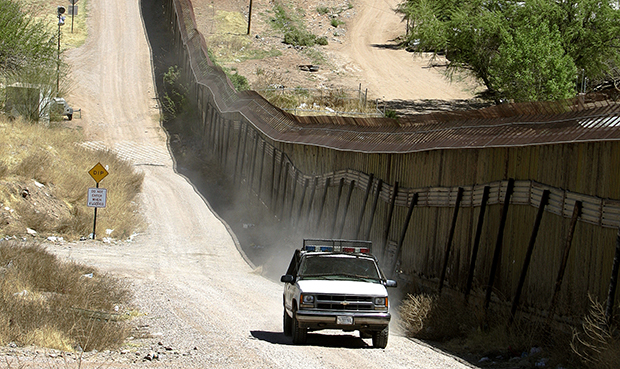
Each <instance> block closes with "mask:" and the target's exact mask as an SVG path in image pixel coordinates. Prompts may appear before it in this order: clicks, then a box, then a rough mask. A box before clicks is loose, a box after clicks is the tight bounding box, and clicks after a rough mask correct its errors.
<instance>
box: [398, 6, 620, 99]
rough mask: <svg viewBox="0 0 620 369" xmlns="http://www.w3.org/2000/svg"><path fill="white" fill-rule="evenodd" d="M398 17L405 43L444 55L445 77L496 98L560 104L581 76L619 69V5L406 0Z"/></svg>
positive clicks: (591, 76) (597, 75)
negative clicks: (462, 74)
mask: <svg viewBox="0 0 620 369" xmlns="http://www.w3.org/2000/svg"><path fill="white" fill-rule="evenodd" d="M397 12H399V13H401V14H402V15H403V19H405V20H407V21H408V24H409V27H410V29H409V30H408V35H407V40H408V42H409V44H410V45H411V44H412V45H415V47H416V48H417V50H419V51H431V52H434V53H436V54H439V53H445V55H446V57H447V59H448V66H449V68H448V70H449V72H450V73H453V72H455V71H460V70H469V71H471V72H472V74H473V75H474V76H475V77H476V78H478V79H479V80H480V81H481V82H482V83H483V84H484V85H485V86H486V87H487V88H488V90H489V92H491V93H492V94H493V96H495V98H496V100H500V99H502V98H507V99H513V100H515V101H533V100H557V99H564V98H567V97H570V96H573V95H574V94H575V93H576V91H577V89H576V82H577V76H578V74H580V73H582V74H585V75H586V76H588V78H589V79H591V80H597V79H599V80H600V79H605V78H608V77H609V76H610V75H612V74H613V73H614V71H616V70H617V68H618V66H619V65H620V54H619V53H618V50H619V48H620V10H618V2H617V1H616V0H603V1H600V0H554V1H548V0H525V1H522V2H515V1H507V0H464V1H459V2H455V1H452V0H407V1H405V2H404V3H401V4H400V5H399V7H398V8H397Z"/></svg>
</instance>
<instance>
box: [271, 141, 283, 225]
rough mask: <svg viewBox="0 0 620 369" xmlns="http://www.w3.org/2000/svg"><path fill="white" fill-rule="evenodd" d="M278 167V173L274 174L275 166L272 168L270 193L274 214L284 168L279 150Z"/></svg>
mask: <svg viewBox="0 0 620 369" xmlns="http://www.w3.org/2000/svg"><path fill="white" fill-rule="evenodd" d="M274 153H275V148H274ZM274 160H275V156H274ZM279 167H280V169H279V170H278V174H277V175H276V172H275V166H274V168H273V170H274V171H273V186H272V193H271V195H272V196H271V207H272V208H273V210H274V214H275V213H276V207H277V206H278V193H280V181H281V179H280V178H281V177H282V170H283V169H284V153H283V152H281V153H280V165H279Z"/></svg>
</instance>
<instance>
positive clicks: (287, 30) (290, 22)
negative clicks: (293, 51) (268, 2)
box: [271, 3, 327, 46]
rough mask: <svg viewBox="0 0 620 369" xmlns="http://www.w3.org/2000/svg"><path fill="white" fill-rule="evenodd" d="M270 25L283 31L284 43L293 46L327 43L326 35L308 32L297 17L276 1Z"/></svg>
mask: <svg viewBox="0 0 620 369" xmlns="http://www.w3.org/2000/svg"><path fill="white" fill-rule="evenodd" d="M273 12H274V17H273V18H271V25H272V26H273V27H274V28H275V29H277V30H280V31H282V32H283V33H284V43H285V44H288V45H293V46H314V45H327V38H326V37H317V36H316V35H314V34H312V33H311V32H308V31H307V30H306V29H305V27H304V25H303V23H302V21H301V20H300V19H299V17H294V16H291V15H290V14H289V13H290V11H287V9H286V8H285V7H284V6H282V5H281V4H278V3H276V4H275V5H274V7H273Z"/></svg>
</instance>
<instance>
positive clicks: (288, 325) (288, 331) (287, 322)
mask: <svg viewBox="0 0 620 369" xmlns="http://www.w3.org/2000/svg"><path fill="white" fill-rule="evenodd" d="M282 320H283V324H282V325H283V326H284V335H285V336H292V335H293V318H291V317H290V316H288V314H287V313H286V309H284V317H283V319H282Z"/></svg>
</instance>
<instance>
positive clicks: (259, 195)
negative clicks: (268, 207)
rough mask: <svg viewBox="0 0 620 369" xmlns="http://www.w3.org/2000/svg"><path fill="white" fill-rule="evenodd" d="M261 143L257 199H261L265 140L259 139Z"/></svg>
mask: <svg viewBox="0 0 620 369" xmlns="http://www.w3.org/2000/svg"><path fill="white" fill-rule="evenodd" d="M261 142H262V143H263V149H262V150H261V154H260V168H259V169H258V191H257V194H258V200H259V201H260V200H261V193H262V190H263V168H264V167H265V148H266V147H267V145H266V142H265V141H261Z"/></svg>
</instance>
